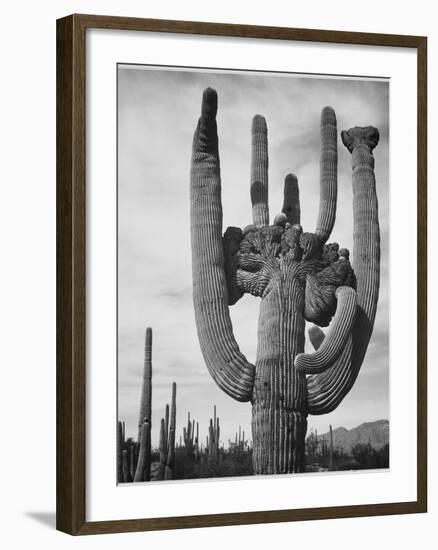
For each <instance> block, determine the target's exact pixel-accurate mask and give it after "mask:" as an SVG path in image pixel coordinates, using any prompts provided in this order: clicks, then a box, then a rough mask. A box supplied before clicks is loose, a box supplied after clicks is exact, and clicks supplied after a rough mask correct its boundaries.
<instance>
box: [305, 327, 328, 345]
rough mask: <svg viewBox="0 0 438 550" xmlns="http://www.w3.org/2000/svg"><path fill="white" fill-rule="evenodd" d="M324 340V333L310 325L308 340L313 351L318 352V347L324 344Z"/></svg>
mask: <svg viewBox="0 0 438 550" xmlns="http://www.w3.org/2000/svg"><path fill="white" fill-rule="evenodd" d="M324 338H325V334H324V332H323V331H322V330H321V329H320V328H319V327H318V326H317V325H312V326H311V327H310V328H309V340H310V343H311V344H312V346H313V349H314V350H315V351H318V349H319V347H320V346H321V344H322V343H323V342H324Z"/></svg>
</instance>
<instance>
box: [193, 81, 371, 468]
mask: <svg viewBox="0 0 438 550" xmlns="http://www.w3.org/2000/svg"><path fill="white" fill-rule="evenodd" d="M216 113H217V94H216V92H215V91H214V90H213V89H211V88H207V89H206V90H205V91H204V95H203V100H202V109H201V117H200V119H199V122H198V125H197V128H196V131H195V135H194V140H193V151H192V165H191V186H190V196H191V236H192V269H193V301H194V309H195V317H196V324H197V330H198V337H199V342H200V347H201V350H202V353H203V356H204V360H205V363H206V365H207V368H208V370H209V372H210V374H211V376H212V377H213V379H214V380H215V382H216V383H217V384H218V386H219V387H220V388H222V390H223V391H225V392H226V393H227V394H228V395H229V396H231V397H233V398H234V399H236V400H238V401H250V402H251V404H252V435H253V437H252V439H253V467H254V472H255V473H256V474H266V473H288V472H300V471H303V469H304V448H305V434H306V430H307V416H308V414H324V413H328V412H330V411H332V410H333V409H335V408H336V407H337V406H338V405H339V403H340V402H341V401H342V399H343V398H344V397H345V395H346V394H347V393H348V392H349V390H350V389H351V387H352V385H353V383H354V381H355V379H356V377H357V375H358V372H359V369H360V366H361V364H362V361H363V359H364V355H365V352H366V349H367V346H368V342H369V339H370V337H371V333H372V329H373V324H374V317H375V313H376V307H377V299H378V290H379V255H380V243H379V239H380V237H379V224H378V216H377V197H376V190H375V179H374V171H373V168H374V159H373V155H372V150H373V148H374V147H375V146H376V145H377V142H378V137H379V134H378V131H377V130H376V129H375V128H372V127H368V128H353V129H351V130H348V132H343V133H342V140H343V142H344V144H345V146H346V147H347V148H348V150H349V151H350V152H351V153H352V163H353V214H354V230H353V236H354V250H353V256H354V270H353V268H352V266H351V264H350V261H349V251H348V250H346V249H341V250H340V249H339V246H338V244H337V243H333V244H327V241H328V239H329V237H330V233H331V231H332V229H333V225H334V223H335V217H336V200H337V160H338V151H337V128H336V115H335V113H334V111H333V109H331V108H330V107H325V108H324V109H323V111H322V115H321V162H320V206H319V214H318V219H317V224H316V228H315V231H314V232H313V233H304V232H303V230H302V228H301V226H300V225H299V223H300V205H299V191H298V181H297V178H296V177H295V176H294V175H293V174H289V175H288V176H286V178H285V190H284V202H283V207H282V212H281V213H280V214H279V215H277V216H276V217H275V219H274V224H273V225H268V224H269V212H268V146H267V126H266V121H265V119H264V118H263V117H261V116H260V115H256V116H255V117H254V119H253V124H252V139H251V143H252V160H251V162H252V166H251V177H250V196H251V202H252V212H253V223H252V224H251V225H249V226H247V227H245V228H244V229H243V230H242V229H240V228H237V227H231V228H228V229H227V230H226V231H225V234H224V235H223V236H222V204H221V179H220V166H219V150H218V137H217V124H216ZM244 293H250V294H252V295H254V296H258V297H260V298H261V305H260V316H259V329H258V348H257V359H256V362H255V365H253V364H251V363H249V362H248V361H247V359H246V358H245V356H244V355H243V354H242V353H241V351H240V350H239V346H238V344H237V342H236V340H235V338H234V335H233V329H232V324H231V319H230V314H229V306H230V305H232V304H234V303H235V302H237V300H238V299H239V298H240V297H241V296H242V295H243V294H244ZM306 320H307V321H309V322H312V323H314V324H315V325H318V326H329V325H330V326H329V330H328V332H327V336H326V337H325V338H324V339H323V338H322V334H321V333H320V332H318V331H316V333H315V331H313V337H312V336H311V340H312V341H314V342H316V343H317V345H319V349H318V350H317V351H315V353H312V354H304V341H305V321H306Z"/></svg>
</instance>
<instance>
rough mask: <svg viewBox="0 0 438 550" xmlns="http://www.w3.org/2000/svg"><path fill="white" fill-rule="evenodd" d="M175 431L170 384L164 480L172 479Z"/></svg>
mask: <svg viewBox="0 0 438 550" xmlns="http://www.w3.org/2000/svg"><path fill="white" fill-rule="evenodd" d="M175 431H176V383H175V382H173V384H172V401H171V403H170V425H169V436H168V437H169V439H168V445H167V459H166V466H165V470H164V479H173V476H174V470H175Z"/></svg>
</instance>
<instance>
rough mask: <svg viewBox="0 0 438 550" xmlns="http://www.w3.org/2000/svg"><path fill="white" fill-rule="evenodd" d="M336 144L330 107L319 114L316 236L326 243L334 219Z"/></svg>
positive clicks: (336, 192)
mask: <svg viewBox="0 0 438 550" xmlns="http://www.w3.org/2000/svg"><path fill="white" fill-rule="evenodd" d="M337 173H338V144H337V128H336V115H335V112H334V110H333V109H332V108H331V107H324V109H323V110H322V113H321V160H320V198H319V212H318V220H317V223H316V234H317V235H318V237H320V239H321V240H322V242H323V243H325V242H326V241H327V239H328V238H329V237H330V234H331V232H332V229H333V225H334V223H335V219H336V201H337V196H338V177H337Z"/></svg>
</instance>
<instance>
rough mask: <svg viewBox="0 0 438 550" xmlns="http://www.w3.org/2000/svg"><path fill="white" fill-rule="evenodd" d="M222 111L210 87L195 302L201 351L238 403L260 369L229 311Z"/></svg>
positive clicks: (200, 143)
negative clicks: (239, 340)
mask: <svg viewBox="0 0 438 550" xmlns="http://www.w3.org/2000/svg"><path fill="white" fill-rule="evenodd" d="M216 111H217V95H216V92H215V91H214V90H212V89H211V88H207V90H205V92H204V95H203V101H202V114H201V118H200V119H199V122H198V126H197V129H196V132H195V136H194V140H193V153H192V166H191V194H190V195H191V237H192V270H193V302H194V310H195V319H196V326H197V330H198V337H199V342H200V346H201V351H202V354H203V356H204V360H205V362H206V365H207V368H208V370H209V372H210V374H211V376H212V377H213V379H214V380H215V382H216V383H217V385H218V386H219V387H220V388H221V389H222V390H223V391H225V392H226V393H227V394H228V395H230V396H231V397H233V398H234V399H236V400H237V401H249V400H250V399H251V395H252V388H253V383H254V374H255V367H254V365H252V364H251V363H249V362H248V361H247V360H246V358H245V357H244V355H243V354H242V353H241V352H240V350H239V346H238V344H237V342H236V340H235V338H234V335H233V328H232V324H231V318H230V314H229V309H228V292H227V286H226V281H225V272H224V253H223V246H222V204H221V182H220V168H219V151H218V137H217V126H216Z"/></svg>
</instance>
